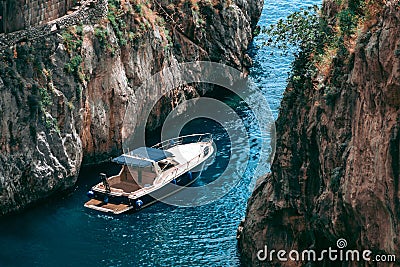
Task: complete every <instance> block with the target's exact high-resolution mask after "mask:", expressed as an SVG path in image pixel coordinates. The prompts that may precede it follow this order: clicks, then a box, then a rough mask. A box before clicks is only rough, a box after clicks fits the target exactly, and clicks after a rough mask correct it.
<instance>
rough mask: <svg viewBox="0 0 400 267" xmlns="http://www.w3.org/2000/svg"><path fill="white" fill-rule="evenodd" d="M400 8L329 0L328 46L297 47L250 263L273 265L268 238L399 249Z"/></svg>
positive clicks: (301, 245)
mask: <svg viewBox="0 0 400 267" xmlns="http://www.w3.org/2000/svg"><path fill="white" fill-rule="evenodd" d="M399 11H400V5H399V1H397V0H395V1H351V0H349V1H338V0H326V1H324V3H323V5H322V8H321V11H320V14H319V16H320V18H318V20H320V19H322V20H325V22H324V23H323V25H327V27H328V28H329V29H330V31H331V34H332V35H331V36H330V37H329V38H328V39H327V40H328V42H326V43H324V45H323V49H322V50H320V51H318V50H317V49H315V47H316V46H311V48H313V49H311V51H312V52H309V53H307V51H310V50H307V49H305V50H304V49H300V50H298V51H297V52H298V53H297V54H296V60H295V61H294V62H293V68H292V74H291V77H290V78H289V84H288V87H287V89H286V92H285V96H284V98H283V101H282V104H281V112H280V114H279V117H278V120H277V122H276V125H277V127H276V128H277V141H276V147H277V151H276V153H275V159H274V162H273V165H272V167H271V173H269V174H268V175H266V177H264V179H262V181H261V182H260V183H259V186H258V187H257V188H256V189H255V191H254V192H253V194H252V196H251V198H250V200H249V202H248V208H247V213H246V219H245V221H244V222H243V223H242V225H241V227H240V229H241V231H240V233H239V234H240V240H239V246H240V248H241V251H242V255H243V261H244V262H245V263H247V264H248V265H250V264H252V265H261V266H268V263H267V262H260V261H259V260H258V259H257V251H259V250H260V249H262V248H264V246H265V245H267V246H268V249H270V248H273V249H276V250H278V249H281V248H282V249H293V248H295V249H298V250H300V251H301V250H307V249H313V250H315V251H316V252H317V253H320V252H321V251H322V250H324V249H326V248H327V247H328V246H332V247H334V245H335V243H336V241H337V240H338V239H339V238H344V239H346V240H347V247H346V249H350V250H351V249H358V250H363V249H368V250H371V251H372V253H373V255H379V254H386V255H390V254H395V255H399V253H400V251H399V248H400V246H399V233H400V228H399V225H400V224H399V218H400V216H399V215H400V209H399V207H400V205H399V203H400V202H399V185H398V181H399V158H400V152H399V151H400V147H399V144H400V141H399V140H400V134H399V133H400V131H399V125H400V124H399V122H400V93H399V92H400V82H399V81H400V71H399V70H400V68H399V66H400V56H399V52H398V51H399V47H400V39H399V37H400V23H399V21H400V18H399V15H400V12H399ZM315 14H316V15H317V16H318V12H316V13H315ZM299 16H300V17H301V19H303V18H305V19H306V20H308V19H309V18H308V16H303V15H301V14H300V15H299ZM312 20H313V21H315V19H314V18H312ZM279 27H280V28H282V27H289V28H290V30H296V25H287V24H285V22H282V23H281V26H279V25H278V28H277V27H274V28H273V29H272V30H271V32H274V31H275V32H277V33H279V29H280V28H279ZM293 27H294V28H293ZM291 36H292V35H288V37H289V38H291ZM307 38H308V36H307ZM282 40H284V39H282ZM272 43H273V42H272ZM304 47H307V44H303V43H300V48H304ZM317 47H321V46H320V44H318V46H317ZM318 52H320V53H318ZM310 70H312V71H310ZM296 76H299V77H300V79H302V80H300V82H298V81H297V80H296V79H297V78H296ZM274 264H275V263H274ZM308 264H310V262H306V261H303V262H301V261H298V262H292V265H293V266H308ZM311 264H312V263H311ZM320 264H325V265H330V264H336V263H332V262H329V261H328V260H327V261H325V262H320ZM338 264H340V265H341V266H370V265H369V263H367V262H362V263H361V262H360V263H357V262H341V263H338ZM396 264H398V262H396ZM271 265H272V264H271ZM276 265H279V263H276ZM292 265H291V266H292Z"/></svg>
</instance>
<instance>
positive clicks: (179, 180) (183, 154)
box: [85, 134, 214, 214]
mask: <svg viewBox="0 0 400 267" xmlns="http://www.w3.org/2000/svg"><path fill="white" fill-rule="evenodd" d="M212 143H213V140H212V135H211V134H193V135H186V136H180V137H177V138H173V139H169V140H166V141H164V142H161V143H159V144H156V145H154V146H152V147H140V148H137V149H135V150H132V151H129V152H127V153H124V154H122V155H120V156H119V157H116V158H114V159H113V160H112V161H113V162H115V163H118V164H121V165H122V169H121V171H120V172H119V174H118V175H115V176H111V177H106V175H105V174H102V173H101V174H100V178H101V182H100V183H98V184H96V185H95V186H93V187H92V189H91V190H90V191H89V192H88V193H87V195H88V197H89V198H90V200H89V201H87V202H86V203H85V207H87V208H90V209H94V210H98V211H102V212H109V213H114V214H120V213H123V212H127V211H138V210H140V209H142V208H144V207H146V206H149V205H151V204H153V203H154V202H156V201H157V200H160V199H162V198H164V197H167V196H169V195H171V194H173V193H176V192H177V191H179V190H181V189H183V188H184V187H185V186H189V185H190V184H192V183H193V182H194V181H195V180H196V179H197V178H198V177H199V176H200V173H201V171H202V169H203V167H204V164H205V162H206V161H207V160H208V159H209V158H210V157H211V155H212V154H213V153H214V147H213V145H212Z"/></svg>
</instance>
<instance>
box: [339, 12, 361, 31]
mask: <svg viewBox="0 0 400 267" xmlns="http://www.w3.org/2000/svg"><path fill="white" fill-rule="evenodd" d="M336 17H337V18H338V20H339V27H340V30H341V32H342V34H343V35H344V36H350V35H351V34H353V33H354V30H355V29H356V26H357V22H358V18H357V16H356V14H355V13H354V11H352V10H351V9H344V10H342V11H340V12H339V13H338V14H337V16H336Z"/></svg>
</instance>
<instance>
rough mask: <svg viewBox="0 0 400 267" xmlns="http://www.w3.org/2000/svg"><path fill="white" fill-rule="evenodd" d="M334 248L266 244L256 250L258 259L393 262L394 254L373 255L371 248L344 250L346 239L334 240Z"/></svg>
mask: <svg viewBox="0 0 400 267" xmlns="http://www.w3.org/2000/svg"><path fill="white" fill-rule="evenodd" d="M336 246H337V249H336V248H332V247H329V248H328V249H324V250H322V251H320V252H317V251H315V250H313V249H307V250H303V251H298V250H290V251H286V250H283V249H281V250H275V249H271V250H268V246H264V249H261V250H259V251H258V252H257V258H258V260H259V261H275V260H278V261H281V262H286V261H297V262H298V261H301V262H315V261H369V262H371V261H372V262H395V261H396V255H386V254H382V255H373V253H372V251H371V250H368V249H366V250H363V251H359V250H345V248H346V247H347V240H346V239H344V238H339V239H338V240H337V241H336Z"/></svg>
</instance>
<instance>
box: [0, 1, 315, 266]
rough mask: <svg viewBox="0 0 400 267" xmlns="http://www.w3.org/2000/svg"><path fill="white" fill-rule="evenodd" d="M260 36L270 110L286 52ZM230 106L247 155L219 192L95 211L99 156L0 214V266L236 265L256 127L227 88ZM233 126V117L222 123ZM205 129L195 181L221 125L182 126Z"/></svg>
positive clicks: (222, 162) (271, 8) (221, 147)
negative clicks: (46, 194)
mask: <svg viewBox="0 0 400 267" xmlns="http://www.w3.org/2000/svg"><path fill="white" fill-rule="evenodd" d="M319 3H320V1H307V0H304V1H298V0H296V1H266V2H265V4H264V10H263V14H262V17H261V20H260V22H259V25H261V26H264V25H268V24H271V23H274V22H275V21H277V20H278V19H279V18H282V17H285V16H287V15H288V14H289V13H290V12H293V11H295V10H298V9H299V8H300V7H306V6H309V5H313V4H319ZM262 39H263V36H262V35H260V36H258V37H256V38H255V41H254V44H253V46H252V48H251V50H250V52H251V55H252V57H253V59H254V67H253V68H252V70H251V77H252V78H253V80H254V82H255V84H256V85H257V86H258V87H259V88H260V90H262V92H263V94H264V96H265V98H266V99H267V101H268V103H269V105H270V107H271V110H272V112H273V115H274V116H275V117H277V114H278V108H279V103H280V100H281V97H282V93H283V90H284V88H285V85H286V78H287V72H288V71H289V66H290V62H291V60H292V58H291V57H290V56H287V57H281V56H279V53H275V54H272V55H271V52H272V50H271V49H270V48H267V47H263V46H262V42H263V41H262ZM220 99H222V100H223V101H224V102H225V103H227V104H229V105H230V106H231V107H233V108H234V109H235V112H236V113H238V114H239V115H240V117H241V118H242V120H243V121H244V123H245V125H246V128H247V130H248V135H249V138H248V139H249V142H250V147H251V157H250V160H249V164H248V167H247V169H246V172H245V175H244V176H243V178H242V179H241V180H240V182H239V183H238V185H237V186H236V187H235V188H234V189H233V190H231V191H230V192H229V193H228V194H226V195H225V196H224V197H223V198H221V199H219V200H218V201H216V202H213V203H211V204H208V205H205V206H200V207H193V208H180V207H172V206H168V205H166V204H163V203H158V204H155V205H153V206H151V207H149V208H147V209H145V210H142V211H141V212H139V213H135V214H127V215H122V216H110V215H103V214H100V213H97V212H92V211H88V210H86V209H85V208H84V207H83V206H82V205H83V203H84V202H85V201H86V200H87V197H86V194H85V193H86V191H87V190H89V189H90V187H91V186H92V185H93V184H94V183H96V182H97V181H98V178H97V174H98V173H99V172H101V171H103V172H107V173H108V174H111V173H115V172H116V171H118V169H117V168H116V167H115V166H112V165H109V164H105V165H102V166H97V167H95V168H83V169H82V171H81V174H80V177H79V180H78V183H77V185H76V187H75V189H74V190H73V192H72V193H70V194H68V195H66V196H63V197H62V198H60V199H52V200H50V201H48V202H47V203H45V204H41V205H40V206H37V207H34V208H31V209H29V210H28V211H25V212H23V213H22V214H19V215H15V216H10V217H7V218H2V219H0V267H2V266H240V261H239V257H238V254H237V247H236V229H237V226H238V224H239V223H240V221H241V219H242V218H243V217H244V214H245V209H246V202H247V199H248V198H249V196H250V194H251V191H252V189H253V187H254V184H255V180H256V177H253V172H254V168H255V164H256V163H257V161H258V155H259V152H260V151H259V150H260V133H259V130H258V129H257V127H256V125H254V123H253V121H254V118H253V117H254V114H253V113H252V112H251V111H250V110H249V109H248V108H247V107H246V105H244V104H243V103H241V102H240V99H237V98H236V97H234V96H227V97H222V98H220ZM230 125H231V127H233V128H234V127H236V126H237V125H236V122H235V121H232V122H231V123H230ZM199 129H202V130H203V131H209V132H212V133H213V135H214V138H215V141H216V145H217V148H218V153H217V156H216V159H215V161H214V163H213V165H211V166H210V167H209V168H208V169H207V170H206V171H205V172H204V173H203V175H202V177H201V179H200V180H199V181H197V184H196V185H197V186H200V185H202V184H206V183H208V182H209V181H212V180H213V179H214V178H215V177H218V175H219V174H220V173H221V172H223V170H224V168H225V167H226V165H227V160H228V158H229V157H237V156H238V155H239V154H240V152H241V151H240V149H236V150H232V151H231V150H230V146H229V138H228V136H227V132H226V131H225V130H224V129H223V128H221V126H220V125H219V124H218V123H214V122H212V121H210V120H206V119H197V120H195V121H192V122H191V123H189V124H188V125H186V127H185V128H184V130H183V132H187V133H193V132H198V130H199Z"/></svg>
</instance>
